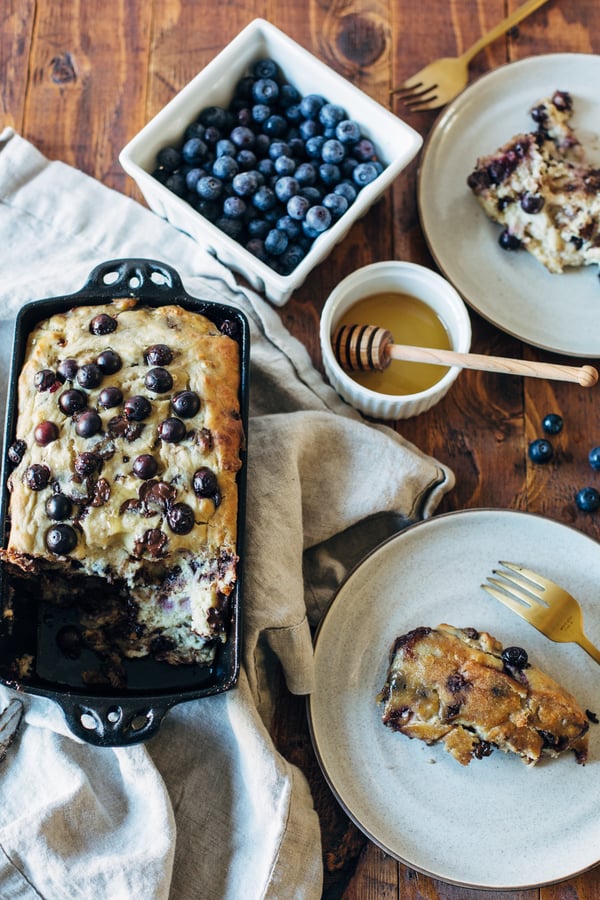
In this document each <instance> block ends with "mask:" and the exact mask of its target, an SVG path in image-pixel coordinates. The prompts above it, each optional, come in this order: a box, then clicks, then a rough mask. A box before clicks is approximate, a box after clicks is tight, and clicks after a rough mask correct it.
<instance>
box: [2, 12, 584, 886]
mask: <svg viewBox="0 0 600 900" xmlns="http://www.w3.org/2000/svg"><path fill="white" fill-rule="evenodd" d="M521 2H522V0H420V2H418V3H414V2H412V0H371V2H370V3H369V4H365V3H359V2H358V0H306V2H305V3H302V4H299V3H292V2H289V0H282V2H276V0H239V2H236V3H229V2H225V3H220V4H215V3H213V2H209V0H152V2H151V3H147V2H144V0H113V2H111V3H106V2H104V3H101V2H100V0H86V2H83V0H4V2H3V4H2V5H1V7H0V116H1V119H0V125H2V126H5V125H9V126H11V127H13V128H15V129H17V130H18V131H19V132H20V133H21V134H22V135H23V136H24V137H25V138H27V139H29V140H31V141H32V142H33V143H34V144H35V145H36V146H37V147H38V148H39V149H40V150H41V151H42V152H43V153H45V154H46V155H47V156H49V157H50V158H52V159H60V160H63V161H64V162H66V163H69V164H71V165H74V166H77V167H79V168H81V169H82V170H83V171H84V172H86V173H88V174H89V175H91V176H93V177H95V178H97V179H99V180H100V181H102V182H103V183H104V184H106V185H107V186H109V187H112V188H115V189H116V190H119V191H122V192H124V193H126V194H128V195H129V196H132V197H135V198H136V199H138V200H141V201H142V202H143V200H142V198H141V194H140V193H139V191H138V189H137V187H136V186H135V184H134V183H133V182H132V181H131V179H129V178H128V177H127V176H125V173H124V172H123V171H122V169H121V167H120V165H119V163H118V153H119V151H120V149H121V148H122V147H123V146H124V145H125V144H126V143H127V142H128V141H129V140H130V139H131V138H132V137H133V135H134V134H136V133H137V132H138V131H139V130H140V128H141V127H142V126H143V125H144V124H145V123H146V122H147V121H148V120H149V119H150V118H151V117H152V116H154V115H155V114H156V113H157V112H158V111H159V110H160V109H161V108H162V107H163V106H164V105H165V103H167V102H168V101H169V100H170V99H171V98H172V97H173V96H174V95H175V94H176V93H177V92H178V91H179V90H180V89H181V88H182V87H183V86H184V85H185V84H186V82H187V81H189V80H190V79H191V78H192V77H193V76H194V75H195V74H196V73H197V72H199V71H200V70H201V69H202V68H203V67H204V66H205V65H206V64H207V63H208V62H209V61H210V60H211V59H212V58H213V57H214V56H215V55H216V54H217V53H218V52H219V51H220V50H221V49H222V47H223V46H224V45H225V44H226V43H227V42H228V41H229V40H230V39H231V38H233V37H234V36H235V35H236V34H237V33H238V32H239V31H240V30H241V29H242V28H243V27H244V26H245V25H246V24H247V23H248V22H250V21H251V20H252V19H253V18H255V17H257V16H260V17H263V18H266V19H268V20H270V21H271V22H272V23H273V24H274V25H276V26H278V27H279V28H281V29H282V30H283V31H285V32H286V33H288V34H289V35H290V36H291V37H293V38H294V39H295V40H296V41H297V42H298V43H300V44H301V45H302V46H304V47H305V48H306V49H307V50H309V51H310V52H312V53H314V54H315V55H316V56H318V57H319V58H320V59H322V60H323V61H325V62H326V63H327V64H329V65H330V66H331V67H332V68H334V69H335V70H336V71H338V72H340V73H341V74H342V75H344V76H345V77H347V78H349V79H350V80H351V81H352V82H353V83H354V84H356V85H357V86H358V87H360V88H362V89H363V90H364V91H365V92H366V93H367V94H369V95H370V96H371V97H373V98H374V99H376V100H378V101H379V102H380V103H382V104H383V105H384V106H390V108H391V109H393V111H395V112H396V113H397V114H398V115H399V116H401V117H402V118H404V119H405V120H406V121H407V122H408V123H409V124H411V125H412V126H413V127H414V128H415V129H416V130H417V131H418V132H419V133H420V134H421V135H422V136H423V138H424V139H426V138H427V135H428V134H429V132H430V130H431V128H432V126H433V124H434V122H435V119H436V116H437V114H438V113H437V112H428V113H409V112H407V110H406V109H405V108H404V107H403V106H402V104H401V102H400V100H399V99H398V98H397V97H394V98H393V99H392V100H391V101H390V96H389V91H390V90H391V88H393V87H395V86H397V85H398V84H400V83H401V82H402V81H403V80H404V79H405V78H407V77H408V76H409V75H411V74H413V73H414V72H415V71H417V70H418V69H419V68H421V67H422V66H423V65H424V64H425V63H427V62H429V61H431V60H432V59H434V58H436V57H439V56H445V55H456V54H460V53H461V52H463V51H464V50H465V49H466V48H467V47H468V46H469V45H470V44H471V43H473V42H474V41H475V40H476V39H477V38H478V37H479V36H480V35H481V33H482V32H483V31H485V30H486V29H488V28H490V27H491V26H492V25H494V24H496V22H498V21H499V20H500V19H501V18H502V17H503V16H504V15H505V14H506V13H507V12H508V11H509V10H512V9H514V8H515V7H516V6H518V5H519V4H520V3H521ZM568 51H573V52H584V53H596V54H598V53H600V5H599V4H598V0H575V2H572V3H565V2H561V0H549V2H548V3H547V4H546V5H545V6H544V7H542V8H541V9H540V10H538V11H537V12H536V13H535V14H534V15H532V16H531V17H530V18H529V19H528V20H526V21H525V22H523V23H522V24H521V25H520V26H518V27H517V28H516V29H514V30H513V31H512V32H510V33H509V34H507V35H505V36H504V37H503V38H501V39H499V40H498V41H496V42H495V43H494V44H492V45H491V46H489V47H487V48H486V49H485V50H484V51H482V52H481V53H480V54H479V55H478V56H477V57H476V58H475V59H474V60H473V62H472V64H471V67H470V75H471V81H474V80H475V79H476V78H478V77H480V76H481V75H483V74H485V73H486V72H488V71H491V70H493V69H495V68H497V67H498V66H501V65H503V64H505V63H507V62H511V61H513V60H517V59H522V58H524V57H526V56H530V55H537V54H542V53H551V52H568ZM556 87H558V88H562V89H565V88H568V86H566V85H549V89H550V88H556ZM478 149H479V148H475V147H474V148H473V155H474V157H475V156H476V155H477V153H478ZM417 178H418V159H417V160H415V161H414V162H413V163H412V164H411V165H410V166H409V167H408V169H407V170H406V171H405V172H404V173H402V175H401V176H400V177H399V178H398V179H397V180H396V182H395V184H394V185H393V187H392V188H391V189H390V190H389V191H387V192H386V194H385V195H384V196H383V197H382V198H381V200H380V201H379V202H378V203H377V204H376V205H375V207H373V208H372V209H371V210H370V211H369V213H368V214H367V215H366V216H365V217H364V218H363V219H362V220H360V221H359V222H358V223H357V224H356V225H355V226H354V227H353V228H352V230H351V231H350V233H349V235H348V236H347V238H346V239H345V240H344V241H343V243H342V244H340V245H338V246H337V247H336V248H335V249H334V250H333V252H332V254H331V255H330V256H329V258H328V259H327V261H326V262H325V263H324V264H322V265H320V266H319V267H317V268H316V269H315V271H314V272H312V273H311V274H310V276H309V277H308V278H307V280H306V282H305V283H304V285H302V287H301V288H300V289H299V290H298V291H297V292H296V294H295V295H294V296H293V297H292V299H291V300H290V302H289V303H288V304H287V305H286V306H285V307H283V308H281V309H279V310H278V313H279V315H280V316H281V318H282V320H283V322H284V324H285V325H286V326H287V327H288V329H289V330H290V331H291V332H292V333H293V334H294V335H295V336H296V337H298V338H299V339H300V340H301V341H302V342H303V343H304V344H305V346H306V347H307V349H308V352H309V353H310V355H311V358H312V359H313V361H314V363H315V366H316V367H317V368H319V369H321V370H322V362H321V356H320V350H319V340H318V326H319V315H320V311H321V309H322V306H323V304H324V302H325V299H326V297H327V295H328V294H329V292H330V291H331V290H332V289H333V287H334V286H335V285H336V284H337V282H339V281H340V279H341V278H343V277H344V276H345V275H347V274H348V273H349V272H351V271H353V270H354V269H356V268H358V267H359V266H362V265H366V264H367V263H370V262H376V261H378V260H384V259H390V258H396V259H406V260H411V261H413V262H418V263H422V264H424V265H427V266H430V267H432V268H435V266H434V263H433V260H432V258H431V255H430V253H429V251H428V248H427V243H426V240H425V236H424V235H423V233H422V231H421V228H420V225H419V216H418V209H417V199H416V186H417ZM0 240H1V235H0ZM468 252H469V248H468V247H465V253H468ZM599 302H600V287H599ZM471 321H472V326H473V344H472V347H473V351H474V352H478V353H489V354H494V355H498V356H514V357H520V356H521V357H523V358H525V359H532V360H544V361H551V362H565V361H566V362H573V364H583V363H585V362H588V360H572V361H571V360H565V359H564V358H561V357H559V356H555V355H553V354H549V353H545V352H544V351H540V350H536V349H535V348H532V347H529V346H527V345H524V344H523V343H522V342H520V341H519V340H517V339H515V338H512V337H510V336H509V335H507V334H504V333H503V332H501V331H499V330H498V329H497V328H495V326H493V325H491V324H490V323H488V322H486V321H484V320H483V319H482V318H481V317H480V316H478V315H477V314H476V313H474V312H471ZM598 396H599V394H598V391H597V390H596V389H593V390H590V391H586V390H581V389H580V388H578V387H575V386H572V385H567V384H559V383H556V382H542V381H539V382H538V381H534V380H533V379H520V378H517V377H515V376H496V375H491V374H486V373H480V372H467V371H463V372H462V373H461V374H460V376H459V378H458V381H457V382H456V384H455V385H454V387H453V388H452V390H451V391H450V393H449V394H448V395H447V396H446V398H444V400H443V401H442V402H441V403H440V404H439V405H438V406H436V407H434V408H433V409H432V410H430V411H429V412H427V413H425V414H423V415H421V416H419V417H418V418H416V419H411V420H407V421H404V422H400V423H397V424H396V425H395V427H396V428H397V430H398V431H399V432H400V433H401V434H402V435H403V436H404V437H405V438H407V439H408V440H410V441H412V442H414V443H415V444H416V445H417V446H418V447H420V448H421V449H422V450H423V451H425V452H426V453H430V454H432V455H433V456H435V457H436V458H438V459H439V460H440V461H442V462H444V463H446V464H448V465H449V466H450V467H451V468H452V469H453V471H454V472H455V475H456V487H455V488H454V489H453V490H452V491H451V492H450V493H449V494H448V495H447V496H446V497H445V498H444V500H443V501H442V504H441V506H440V508H439V511H440V512H446V511H451V510H457V509H463V508H475V507H499V508H511V509H520V510H529V511H531V512H533V513H538V514H541V515H546V516H549V517H551V518H554V519H557V520H558V521H561V522H564V523H566V524H568V525H571V526H573V527H575V528H577V529H578V530H580V531H582V532H584V533H586V534H589V535H590V536H592V537H594V538H595V539H600V514H594V515H585V514H582V513H580V512H578V511H577V508H576V506H575V502H574V495H575V492H576V490H577V489H578V488H579V487H582V486H584V485H586V484H595V485H596V486H600V477H599V476H598V474H597V473H594V472H592V470H591V469H590V467H589V464H588V461H587V453H588V451H589V449H590V448H591V446H593V445H594V444H596V443H598V444H600V403H599V402H598ZM549 412H556V413H559V414H560V415H562V416H563V419H564V423H565V425H564V429H563V431H562V433H561V434H560V435H559V436H557V437H556V438H554V439H553V443H554V447H555V455H554V458H553V460H552V461H551V462H550V463H549V464H547V465H544V466H540V465H535V464H533V463H531V462H530V461H529V459H528V456H527V447H528V444H529V442H530V441H531V440H532V439H533V438H535V437H539V436H541V422H542V419H543V417H544V415H545V414H546V413H549ZM279 690H280V695H279V700H278V704H277V716H276V719H275V722H274V724H273V735H274V739H275V741H276V743H277V745H278V747H279V748H280V750H281V752H282V753H283V754H284V755H285V756H286V758H287V759H289V760H290V761H291V762H293V763H295V764H297V765H298V766H299V767H300V768H301V769H302V770H303V771H304V773H305V774H306V776H307V778H308V780H309V783H310V784H311V788H312V791H313V797H314V801H315V807H316V809H317V811H318V814H319V817H320V821H321V826H322V833H323V860H324V873H325V882H324V887H325V889H324V897H326V898H328V900H334V898H340V897H344V898H345V900H375V898H377V900H382V898H383V900H386V898H390V900H391V898H402V900H484V898H485V900H509V898H510V900H597V898H598V897H600V870H599V869H598V868H596V869H595V870H592V871H591V872H589V873H585V874H583V875H580V876H579V877H576V878H573V879H570V880H569V881H568V882H566V883H564V884H561V885H555V886H548V887H543V888H540V889H538V888H535V889H532V890H530V891H517V892H498V891H491V892H487V891H486V892H480V891H469V890H466V889H463V888H460V887H456V886H452V885H447V884H444V883H442V882H440V881H436V880H434V879H430V878H428V877H427V876H425V875H422V874H420V873H417V872H414V871H413V870H411V869H410V868H408V867H406V866H404V865H402V864H400V863H398V862H396V861H395V860H393V859H391V858H390V857H388V856H386V855H385V854H384V853H382V852H381V851H380V850H379V849H378V848H377V847H376V846H375V845H373V844H372V843H370V842H369V841H368V840H367V838H366V837H365V836H364V835H363V834H362V832H361V831H360V830H359V829H358V828H357V827H356V826H355V825H354V824H353V823H352V822H351V821H350V820H349V819H348V817H347V816H346V814H345V812H344V811H343V809H342V808H341V806H340V805H339V804H338V803H337V801H336V800H335V798H334V797H333V796H332V794H331V791H330V790H329V787H328V785H327V783H326V781H325V779H324V777H323V775H322V774H321V772H320V770H319V766H318V762H317V760H316V758H315V755H314V752H313V749H312V746H311V742H310V737H309V733H308V727H307V722H306V710H305V705H304V701H303V700H302V699H299V698H294V697H290V696H289V694H288V693H287V691H286V690H285V688H284V686H283V684H280V685H279Z"/></svg>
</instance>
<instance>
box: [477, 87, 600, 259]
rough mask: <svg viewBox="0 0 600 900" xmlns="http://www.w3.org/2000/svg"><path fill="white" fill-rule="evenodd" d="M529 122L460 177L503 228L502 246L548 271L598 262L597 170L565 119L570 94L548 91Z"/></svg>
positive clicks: (570, 110)
mask: <svg viewBox="0 0 600 900" xmlns="http://www.w3.org/2000/svg"><path fill="white" fill-rule="evenodd" d="M530 113H531V117H532V119H533V121H534V123H535V125H536V126H537V127H536V128H535V129H534V130H533V131H531V132H528V133H522V134H518V135H516V136H514V137H512V138H511V139H510V140H509V141H508V142H507V143H506V144H504V146H502V147H500V148H499V149H498V150H496V151H494V152H493V153H491V154H489V155H487V156H482V157H481V158H480V159H478V160H477V164H476V166H475V169H474V170H473V171H472V172H471V174H470V175H469V177H468V179H467V183H468V186H469V188H470V189H471V191H472V192H473V194H474V195H475V197H476V198H477V200H478V201H479V203H480V204H481V206H482V207H483V209H484V210H485V212H486V214H487V215H488V216H489V218H490V219H492V221H494V222H497V223H498V224H499V225H502V226H503V230H502V232H501V234H500V236H499V243H500V246H501V247H503V248H504V249H505V250H518V249H519V248H524V249H525V250H528V251H529V253H531V254H532V255H533V256H534V257H535V258H536V259H538V260H539V261H540V262H541V263H543V264H544V266H546V268H547V269H548V270H549V271H550V272H553V273H561V272H563V271H564V269H565V268H567V267H581V266H587V265H591V264H594V263H596V264H599V263H600V169H599V168H595V167H593V166H590V165H588V164H587V163H586V162H585V159H584V154H583V149H582V146H581V144H580V142H579V140H578V138H577V137H576V136H575V134H574V132H573V129H572V128H571V125H570V120H571V116H572V113H573V100H572V98H571V96H570V95H569V94H568V93H567V92H565V91H555V93H554V94H553V95H552V96H551V97H548V98H545V99H543V100H540V101H539V102H538V103H536V104H535V106H533V108H532V109H531V110H530Z"/></svg>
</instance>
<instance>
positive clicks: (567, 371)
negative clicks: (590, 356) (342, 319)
mask: <svg viewBox="0 0 600 900" xmlns="http://www.w3.org/2000/svg"><path fill="white" fill-rule="evenodd" d="M333 352H334V354H335V358H336V359H337V361H338V362H339V364H340V366H341V367H342V369H345V370H346V372H356V371H361V372H365V371H371V370H374V369H375V370H379V371H382V370H383V369H385V368H386V366H388V365H389V364H390V362H391V361H392V359H402V360H405V361H407V362H420V363H430V364H431V365H434V366H460V368H461V369H477V370H479V371H480V372H500V373H502V374H504V375H525V376H530V377H532V378H549V379H553V380H555V381H574V382H576V383H577V384H579V385H581V387H588V388H589V387H593V386H594V385H595V384H596V382H597V381H598V372H597V370H596V369H595V368H594V367H593V366H564V365H559V364H557V363H544V362H530V361H528V360H524V359H509V358H507V357H503V356H486V355H484V354H479V353H458V352H457V351H455V350H440V349H438V348H436V347H411V346H409V345H407V344H395V343H394V339H393V337H392V334H391V332H390V331H388V330H387V329H386V328H380V327H378V326H376V325H342V326H341V327H340V328H338V330H337V331H336V333H335V335H334V338H333Z"/></svg>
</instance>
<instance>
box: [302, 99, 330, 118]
mask: <svg viewBox="0 0 600 900" xmlns="http://www.w3.org/2000/svg"><path fill="white" fill-rule="evenodd" d="M326 103H327V100H326V99H325V97H322V96H321V95H320V94H306V96H305V97H303V98H302V100H301V101H300V111H301V112H302V115H303V116H304V118H305V119H318V117H319V113H320V111H321V109H322V107H323V106H325V104H326Z"/></svg>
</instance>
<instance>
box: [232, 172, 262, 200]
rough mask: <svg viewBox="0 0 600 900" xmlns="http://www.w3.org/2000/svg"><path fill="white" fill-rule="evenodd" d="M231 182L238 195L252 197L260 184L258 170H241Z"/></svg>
mask: <svg viewBox="0 0 600 900" xmlns="http://www.w3.org/2000/svg"><path fill="white" fill-rule="evenodd" d="M231 184H232V187H233V190H234V191H235V193H236V194H237V195H238V197H251V196H252V195H253V194H254V193H256V191H257V190H258V186H259V184H260V181H259V175H258V172H240V173H239V175H236V176H235V177H234V179H233V181H232V183H231Z"/></svg>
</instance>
